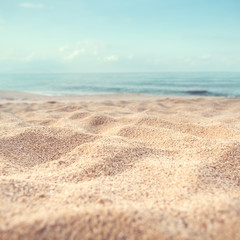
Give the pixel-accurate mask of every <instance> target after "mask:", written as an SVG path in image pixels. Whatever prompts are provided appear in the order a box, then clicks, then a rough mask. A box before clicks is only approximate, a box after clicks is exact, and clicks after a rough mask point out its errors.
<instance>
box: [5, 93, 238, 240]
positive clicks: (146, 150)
mask: <svg viewBox="0 0 240 240" xmlns="http://www.w3.org/2000/svg"><path fill="white" fill-rule="evenodd" d="M239 106H240V100H238V99H225V98H164V99H163V98H157V97H152V98H151V97H146V98H145V99H141V97H138V98H135V99H134V98H132V99H131V97H129V96H128V99H124V96H123V97H119V96H117V97H116V99H115V98H114V97H113V96H112V97H108V98H106V99H103V98H102V99H100V98H99V99H95V100H94V99H92V100H91V101H90V100H89V101H87V100H84V101H83V100H81V99H80V100H76V99H72V101H71V99H68V101H61V99H59V98H58V99H57V98H56V99H54V98H53V99H50V98H48V99H46V100H44V98H43V97H41V99H40V100H36V99H35V100H34V101H33V100H32V101H30V100H28V101H21V100H18V101H2V102H1V105H0V171H1V177H0V239H189V240H190V239H219V240H220V239H239V236H240V230H239V229H240V217H239V216H240V215H239V214H240V188H239V186H240V180H239V179H240V178H239V176H240V121H239V119H240V111H239V110H240V108H239Z"/></svg>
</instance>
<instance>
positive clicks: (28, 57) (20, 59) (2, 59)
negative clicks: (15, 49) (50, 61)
mask: <svg viewBox="0 0 240 240" xmlns="http://www.w3.org/2000/svg"><path fill="white" fill-rule="evenodd" d="M35 57H36V54H35V53H34V52H32V53H30V54H28V55H22V56H19V55H18V56H17V55H15V54H13V53H12V54H11V53H10V54H9V55H8V56H1V57H0V62H8V61H10V62H31V61H32V60H34V59H35Z"/></svg>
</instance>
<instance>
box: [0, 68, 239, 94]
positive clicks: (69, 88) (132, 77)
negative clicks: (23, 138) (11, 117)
mask: <svg viewBox="0 0 240 240" xmlns="http://www.w3.org/2000/svg"><path fill="white" fill-rule="evenodd" d="M0 90H13V91H22V92H29V93H38V94H44V95H51V96H61V95H89V94H115V93H142V94H154V95H167V96H193V95H195V96H224V97H240V72H199V73H197V72H194V73H193V72H187V73H186V72H185V73H184V72H174V73H173V72H159V73H71V74H69V73H66V74H0Z"/></svg>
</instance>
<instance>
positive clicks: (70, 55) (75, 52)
mask: <svg viewBox="0 0 240 240" xmlns="http://www.w3.org/2000/svg"><path fill="white" fill-rule="evenodd" d="M79 53H80V51H79V50H75V51H73V52H72V53H71V54H69V55H68V56H67V57H66V58H67V59H69V60H72V59H73V58H75V57H77V56H78V55H79Z"/></svg>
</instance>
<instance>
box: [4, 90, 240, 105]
mask: <svg viewBox="0 0 240 240" xmlns="http://www.w3.org/2000/svg"><path fill="white" fill-rule="evenodd" d="M178 98H179V99H185V98H186V99H202V98H206V99H213V100H214V99H229V100H230V99H232V100H233V99H235V100H237V99H240V98H238V97H224V96H201V95H194V96H172V95H155V94H144V93H114V94H87V95H63V96H58V95H53V96H49V95H43V94H36V93H29V92H21V91H9V90H0V101H68V102H69V101H101V100H102V101H105V100H122V99H127V100H143V99H144V100H151V99H178Z"/></svg>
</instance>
